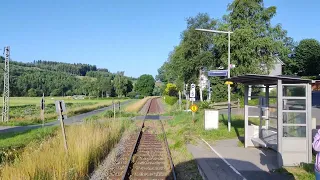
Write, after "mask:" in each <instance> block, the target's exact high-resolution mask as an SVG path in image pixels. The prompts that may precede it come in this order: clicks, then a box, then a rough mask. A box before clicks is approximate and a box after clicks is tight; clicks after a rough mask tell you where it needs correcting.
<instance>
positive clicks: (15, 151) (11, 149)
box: [0, 126, 58, 163]
mask: <svg viewBox="0 0 320 180" xmlns="http://www.w3.org/2000/svg"><path fill="white" fill-rule="evenodd" d="M57 128H58V127H56V126H55V127H44V128H39V129H33V130H28V131H24V132H13V133H2V134H0V163H2V162H8V161H12V160H14V159H15V158H16V157H18V156H19V154H20V153H21V152H22V151H23V148H24V147H25V146H27V145H28V144H29V143H40V142H42V141H45V140H47V139H48V138H50V137H52V136H54V135H55V134H56V131H57Z"/></svg>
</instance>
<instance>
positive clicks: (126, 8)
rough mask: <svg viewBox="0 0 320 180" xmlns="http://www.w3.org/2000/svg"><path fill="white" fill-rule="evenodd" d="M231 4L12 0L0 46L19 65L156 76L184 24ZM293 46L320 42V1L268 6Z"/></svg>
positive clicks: (290, 0) (271, 0) (4, 7)
mask: <svg viewBox="0 0 320 180" xmlns="http://www.w3.org/2000/svg"><path fill="white" fill-rule="evenodd" d="M230 2H232V1H231V0H197V1H194V0H171V1H170V0H162V1H160V0H158V1H156V0H135V1H132V0H131V1H129V0H91V1H89V0H86V1H85V0H64V1H62V0H56V1H53V0H44V1H43V0H42V1H40V0H28V1H24V0H7V1H2V2H1V5H0V17H1V25H2V28H1V29H0V47H2V46H5V45H10V47H11V58H12V59H14V60H16V61H22V62H30V61H33V60H38V59H42V60H50V61H60V62H69V63H88V64H94V65H97V67H99V68H108V69H109V70H110V71H111V72H116V71H118V70H122V71H125V74H126V75H128V76H134V77H138V76H140V75H142V74H152V75H156V74H157V69H158V68H159V67H160V66H161V65H162V64H163V62H164V61H166V59H167V57H168V53H169V52H170V51H171V50H172V49H173V47H174V46H175V45H177V44H179V41H180V33H181V32H182V31H183V30H184V29H185V28H186V22H185V18H187V17H190V16H195V15H196V14H197V13H199V12H207V13H209V15H210V16H211V17H214V18H221V17H222V15H223V14H226V8H227V4H228V3H230ZM265 5H266V6H271V5H275V6H277V12H278V13H277V16H276V17H275V18H274V19H273V21H272V22H273V23H274V24H275V23H281V24H282V26H283V28H284V29H286V30H288V35H289V36H291V37H293V38H294V39H295V40H296V41H299V40H301V39H303V38H315V39H318V40H320V33H319V30H320V21H319V20H318V17H320V16H319V15H320V12H319V11H318V7H319V6H320V2H319V1H318V0H306V1H300V0H299V1H298V0H281V1H279V0H265Z"/></svg>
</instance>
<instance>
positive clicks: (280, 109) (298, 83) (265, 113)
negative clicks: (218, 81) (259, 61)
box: [226, 74, 312, 167]
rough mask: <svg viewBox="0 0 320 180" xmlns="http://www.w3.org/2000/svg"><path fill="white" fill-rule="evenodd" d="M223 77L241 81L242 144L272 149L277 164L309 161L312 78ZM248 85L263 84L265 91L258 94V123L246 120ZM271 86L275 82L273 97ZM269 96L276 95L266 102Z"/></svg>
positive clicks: (253, 75) (291, 164)
mask: <svg viewBox="0 0 320 180" xmlns="http://www.w3.org/2000/svg"><path fill="white" fill-rule="evenodd" d="M226 80H227V81H232V82H234V83H241V84H244V85H245V97H244V104H245V107H244V119H245V122H244V123H245V126H244V127H245V143H244V144H245V148H247V147H267V148H271V149H274V150H275V151H276V152H277V160H278V166H279V167H282V166H298V165H299V164H300V163H301V162H304V163H311V162H312V118H311V110H312V106H311V101H312V98H311V94H312V93H311V91H312V88H311V84H312V80H308V79H301V78H298V77H288V76H271V75H256V74H247V75H243V76H237V77H232V78H228V79H226ZM249 85H253V86H256V85H263V88H265V95H264V96H259V97H258V98H259V105H258V108H259V109H258V112H259V116H258V118H259V120H260V123H259V124H258V125H256V124H254V123H251V122H250V121H249V117H250V116H249V112H250V111H249V108H250V106H249V103H248V102H249V101H248V98H249V95H248V89H249ZM272 86H276V92H277V93H276V96H274V97H271V96H269V88H270V87H272ZM260 87H261V86H260ZM270 98H274V99H276V101H275V103H274V104H270V103H269V99H270Z"/></svg>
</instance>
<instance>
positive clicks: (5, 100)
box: [2, 46, 10, 122]
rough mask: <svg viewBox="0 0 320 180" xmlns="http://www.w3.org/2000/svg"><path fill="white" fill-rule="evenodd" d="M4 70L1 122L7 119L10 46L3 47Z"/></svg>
mask: <svg viewBox="0 0 320 180" xmlns="http://www.w3.org/2000/svg"><path fill="white" fill-rule="evenodd" d="M4 58H5V59H4V69H3V70H4V72H3V106H2V122H8V121H9V96H10V89H9V59H10V46H7V47H5V48H4Z"/></svg>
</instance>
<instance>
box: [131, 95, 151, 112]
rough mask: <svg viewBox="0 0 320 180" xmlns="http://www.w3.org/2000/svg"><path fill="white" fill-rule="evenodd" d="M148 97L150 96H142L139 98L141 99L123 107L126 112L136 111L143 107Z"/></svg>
mask: <svg viewBox="0 0 320 180" xmlns="http://www.w3.org/2000/svg"><path fill="white" fill-rule="evenodd" d="M150 98H152V97H151V96H148V97H145V98H143V99H141V100H139V101H137V102H135V103H133V104H131V105H129V106H127V107H126V108H125V111H127V112H138V111H140V110H141V108H142V107H143V105H144V104H146V102H147V101H148V100H149V99H150Z"/></svg>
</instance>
